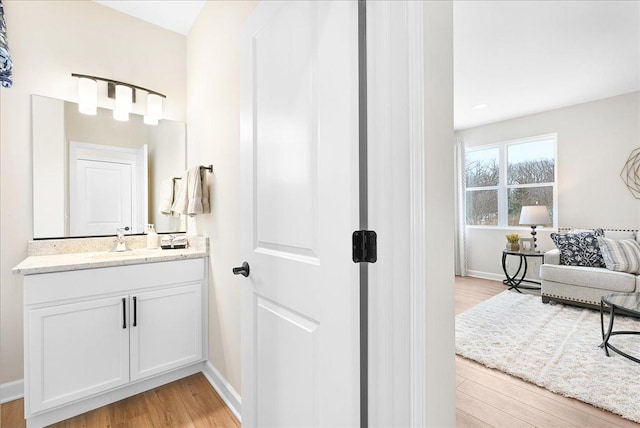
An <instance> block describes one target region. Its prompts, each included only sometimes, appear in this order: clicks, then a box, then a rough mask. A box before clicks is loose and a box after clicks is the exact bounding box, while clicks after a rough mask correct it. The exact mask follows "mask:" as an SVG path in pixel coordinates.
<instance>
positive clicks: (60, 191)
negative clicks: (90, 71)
mask: <svg viewBox="0 0 640 428" xmlns="http://www.w3.org/2000/svg"><path fill="white" fill-rule="evenodd" d="M31 107H32V145H33V146H32V149H33V235H34V238H35V239H40V238H60V237H72V236H103V235H115V233H116V228H117V227H126V226H128V227H129V228H130V229H131V230H130V231H129V232H128V233H142V232H144V230H145V227H146V225H147V223H152V224H155V226H156V231H157V232H159V233H165V232H166V233H169V232H184V231H185V230H186V229H185V221H184V218H183V217H181V216H167V215H164V214H161V213H160V211H159V210H158V206H159V203H160V198H161V194H160V189H161V187H162V186H161V183H162V182H163V181H165V180H171V179H172V178H173V177H180V176H181V175H182V173H183V172H184V170H185V167H186V125H185V124H184V123H182V122H175V121H170V120H161V121H160V122H159V124H158V125H157V126H152V125H146V124H144V122H143V117H142V116H140V115H136V114H131V115H130V116H129V121H127V122H120V121H116V120H114V119H113V116H112V111H111V110H109V109H104V108H99V109H98V114H97V115H95V116H88V115H84V114H81V113H80V112H78V105H77V104H76V103H72V102H68V101H63V100H58V99H54V98H48V97H43V96H39V95H33V96H32V104H31ZM165 187H166V186H165Z"/></svg>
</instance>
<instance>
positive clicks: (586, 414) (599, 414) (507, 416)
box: [455, 277, 640, 428]
mask: <svg viewBox="0 0 640 428" xmlns="http://www.w3.org/2000/svg"><path fill="white" fill-rule="evenodd" d="M504 289H505V287H504V286H503V285H502V284H501V283H500V282H497V281H487V280H482V279H476V278H469V277H465V278H460V277H458V278H456V293H455V296H456V314H459V313H461V312H464V311H466V310H467V309H469V308H471V307H472V306H475V305H477V304H478V303H480V302H482V301H484V300H486V299H488V298H490V297H491V296H493V295H495V294H498V293H500V292H502V291H504ZM532 293H535V292H532ZM456 418H457V424H456V425H457V427H459V428H462V427H509V428H511V427H532V426H533V427H589V428H596V427H610V428H615V427H640V425H639V424H636V423H634V422H631V421H629V420H626V419H623V418H621V417H620V416H617V415H614V414H613V413H610V412H607V411H605V410H601V409H598V408H596V407H593V406H591V405H589V404H585V403H583V402H581V401H578V400H574V399H572V398H567V397H563V396H561V395H557V394H554V393H552V392H550V391H547V390H546V389H543V388H540V387H538V386H536V385H533V384H530V383H528V382H525V381H523V380H520V379H518V378H515V377H513V376H510V375H508V374H505V373H502V372H499V371H497V370H493V369H489V368H486V367H484V366H482V365H480V364H478V363H475V362H473V361H471V360H467V359H465V358H462V357H459V356H456Z"/></svg>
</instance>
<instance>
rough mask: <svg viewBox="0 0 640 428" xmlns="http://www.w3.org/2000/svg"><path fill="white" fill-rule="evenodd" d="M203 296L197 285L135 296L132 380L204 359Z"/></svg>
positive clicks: (132, 331) (199, 286) (132, 336)
mask: <svg viewBox="0 0 640 428" xmlns="http://www.w3.org/2000/svg"><path fill="white" fill-rule="evenodd" d="M201 295H202V285H201V284H194V285H185V286H181V287H176V288H171V289H168V290H158V291H151V292H148V293H140V294H136V295H134V296H132V297H131V304H130V308H131V312H130V319H131V380H137V379H141V378H144V377H147V376H151V375H154V374H157V373H160V372H164V371H166V370H170V369H172V368H177V367H181V366H183V365H185V364H189V363H192V362H196V361H200V360H201V359H202V300H201ZM134 297H135V303H134V301H133V299H134ZM134 321H135V322H134ZM134 323H135V325H134Z"/></svg>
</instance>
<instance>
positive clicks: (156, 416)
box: [0, 277, 640, 428]
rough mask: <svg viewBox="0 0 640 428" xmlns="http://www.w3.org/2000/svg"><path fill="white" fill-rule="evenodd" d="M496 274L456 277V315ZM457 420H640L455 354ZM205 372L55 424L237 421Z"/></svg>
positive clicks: (16, 404)
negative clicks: (624, 416)
mask: <svg viewBox="0 0 640 428" xmlns="http://www.w3.org/2000/svg"><path fill="white" fill-rule="evenodd" d="M504 289H505V287H504V286H503V285H502V284H501V283H499V282H496V281H486V280H481V279H475V278H468V277H467V278H456V293H455V299H456V314H459V313H461V312H464V311H465V310H467V309H469V308H471V307H472V306H475V305H477V304H478V303H480V302H482V301H484V300H486V299H488V298H490V297H492V296H494V295H496V294H498V293H500V292H501V291H503V290H504ZM1 415H2V424H1V425H0V426H2V427H3V428H22V427H24V426H25V423H24V419H23V400H16V401H12V402H9V403H6V404H3V405H2V413H1ZM456 418H457V423H456V425H457V427H459V428H466V427H508V428H515V427H533V426H536V427H545V428H546V427H589V428H599V427H610V428H615V427H636V428H638V427H640V425H638V424H636V423H633V422H631V421H628V420H626V419H623V418H621V417H620V416H617V415H614V414H612V413H609V412H606V411H604V410H600V409H598V408H596V407H593V406H591V405H589V404H585V403H582V402H580V401H578V400H574V399H571V398H566V397H562V396H560V395H556V394H554V393H552V392H550V391H547V390H546V389H543V388H540V387H537V386H535V385H532V384H530V383H527V382H525V381H523V380H520V379H518V378H515V377H512V376H509V375H507V374H505V373H502V372H499V371H497V370H493V369H488V368H486V367H484V366H482V365H480V364H477V363H474V362H473V361H470V360H466V359H464V358H462V357H458V356H456ZM239 426H240V424H239V422H238V421H237V419H236V418H235V417H234V416H233V414H232V413H231V411H230V410H229V409H228V408H227V407H226V406H225V404H224V403H223V401H222V399H221V398H220V397H219V396H218V394H217V393H216V392H215V391H214V390H213V388H212V387H211V385H210V384H209V382H207V380H206V379H205V378H204V376H203V375H202V374H201V373H200V374H196V375H193V376H190V377H188V378H185V379H182V380H179V381H177V382H173V383H171V384H168V385H165V386H162V387H160V388H156V389H153V390H151V391H147V392H144V393H142V394H138V395H135V396H133V397H130V398H128V399H126V400H122V401H119V402H117V403H113V404H111V405H108V406H105V407H101V408H99V409H96V410H93V411H91V412H88V413H85V414H82V415H79V416H76V417H74V418H71V419H68V420H66V421H63V422H60V423H58V424H55V425H53V427H55V428H76V427H82V428H93V427H96V428H98V427H99V428H102V427H110V428H125V427H128V428H146V427H148V428H158V427H176V428H177V427H194V428H200V427H202V428H205V427H206V428H209V427H225V428H227V427H239Z"/></svg>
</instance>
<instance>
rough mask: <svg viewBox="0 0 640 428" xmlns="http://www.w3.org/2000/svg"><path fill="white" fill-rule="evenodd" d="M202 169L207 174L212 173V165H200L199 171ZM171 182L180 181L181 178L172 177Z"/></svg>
mask: <svg viewBox="0 0 640 428" xmlns="http://www.w3.org/2000/svg"><path fill="white" fill-rule="evenodd" d="M203 169H206V170H207V171H209V172H213V165H211V164H210V165H209V166H202V165H200V171H202V170H203ZM172 178H173V180H182V177H172Z"/></svg>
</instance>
